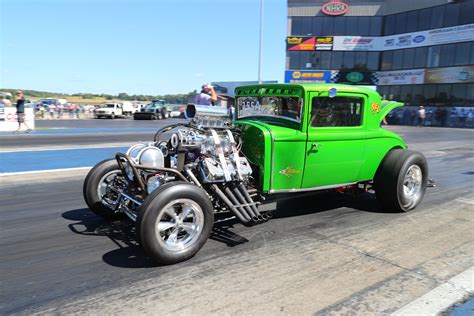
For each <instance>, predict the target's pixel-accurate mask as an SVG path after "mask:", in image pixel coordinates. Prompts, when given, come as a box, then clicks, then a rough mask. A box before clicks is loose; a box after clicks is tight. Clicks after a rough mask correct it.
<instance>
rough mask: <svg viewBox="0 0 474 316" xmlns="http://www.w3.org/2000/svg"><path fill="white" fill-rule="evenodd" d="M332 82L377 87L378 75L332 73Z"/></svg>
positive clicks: (369, 73)
mask: <svg viewBox="0 0 474 316" xmlns="http://www.w3.org/2000/svg"><path fill="white" fill-rule="evenodd" d="M332 73H333V74H332V78H331V81H332V82H333V83H346V84H355V85H376V84H377V81H378V80H377V74H376V73H373V72H365V71H363V72H360V71H332Z"/></svg>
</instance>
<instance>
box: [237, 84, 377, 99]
mask: <svg viewBox="0 0 474 316" xmlns="http://www.w3.org/2000/svg"><path fill="white" fill-rule="evenodd" d="M262 88H263V89H270V90H272V92H273V93H275V94H278V92H279V91H277V90H281V92H284V94H289V95H291V94H292V93H291V90H295V91H296V90H297V91H300V90H301V89H303V90H304V91H310V92H311V91H314V92H327V91H328V90H329V89H331V88H336V89H337V91H341V92H359V93H364V94H374V93H377V92H376V91H374V90H372V89H369V88H366V87H359V86H354V85H345V84H338V83H318V84H282V83H276V84H261V85H251V86H241V87H237V88H236V89H235V91H236V96H238V95H239V94H243V95H249V94H254V93H257V91H258V93H262V92H261V91H260V90H259V89H262ZM268 92H270V91H265V92H263V93H265V94H267V93H268ZM272 92H270V93H272Z"/></svg>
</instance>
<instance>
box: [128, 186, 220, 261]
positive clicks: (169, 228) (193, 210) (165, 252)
mask: <svg viewBox="0 0 474 316" xmlns="http://www.w3.org/2000/svg"><path fill="white" fill-rule="evenodd" d="M213 224H214V212H213V207H212V203H211V201H210V200H209V198H208V197H207V195H206V192H205V191H204V190H203V189H201V188H199V187H197V186H195V185H192V184H189V183H185V182H175V183H167V184H165V185H163V186H162V187H161V188H159V189H157V190H155V191H153V192H152V193H151V194H150V195H149V196H148V197H147V198H146V199H145V201H144V203H143V205H142V206H141V207H140V209H139V216H138V219H137V232H138V236H139V239H140V241H141V244H142V246H143V248H144V249H145V252H146V253H147V254H148V255H150V257H152V258H153V259H154V260H155V261H156V262H158V263H160V264H174V263H178V262H181V261H185V260H188V259H190V258H191V257H193V256H194V255H195V254H196V253H197V252H198V251H199V250H200V249H201V248H202V246H203V245H204V244H205V242H206V241H207V239H208V238H209V235H210V233H211V229H212V226H213Z"/></svg>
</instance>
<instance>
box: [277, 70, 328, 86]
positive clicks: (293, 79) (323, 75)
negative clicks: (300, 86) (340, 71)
mask: <svg viewBox="0 0 474 316" xmlns="http://www.w3.org/2000/svg"><path fill="white" fill-rule="evenodd" d="M329 82H331V71H329V70H286V71H285V83H329Z"/></svg>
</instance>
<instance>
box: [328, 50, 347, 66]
mask: <svg viewBox="0 0 474 316" xmlns="http://www.w3.org/2000/svg"><path fill="white" fill-rule="evenodd" d="M343 57H344V56H343V52H333V53H332V56H331V69H334V70H338V69H341V67H342V58H343Z"/></svg>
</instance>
